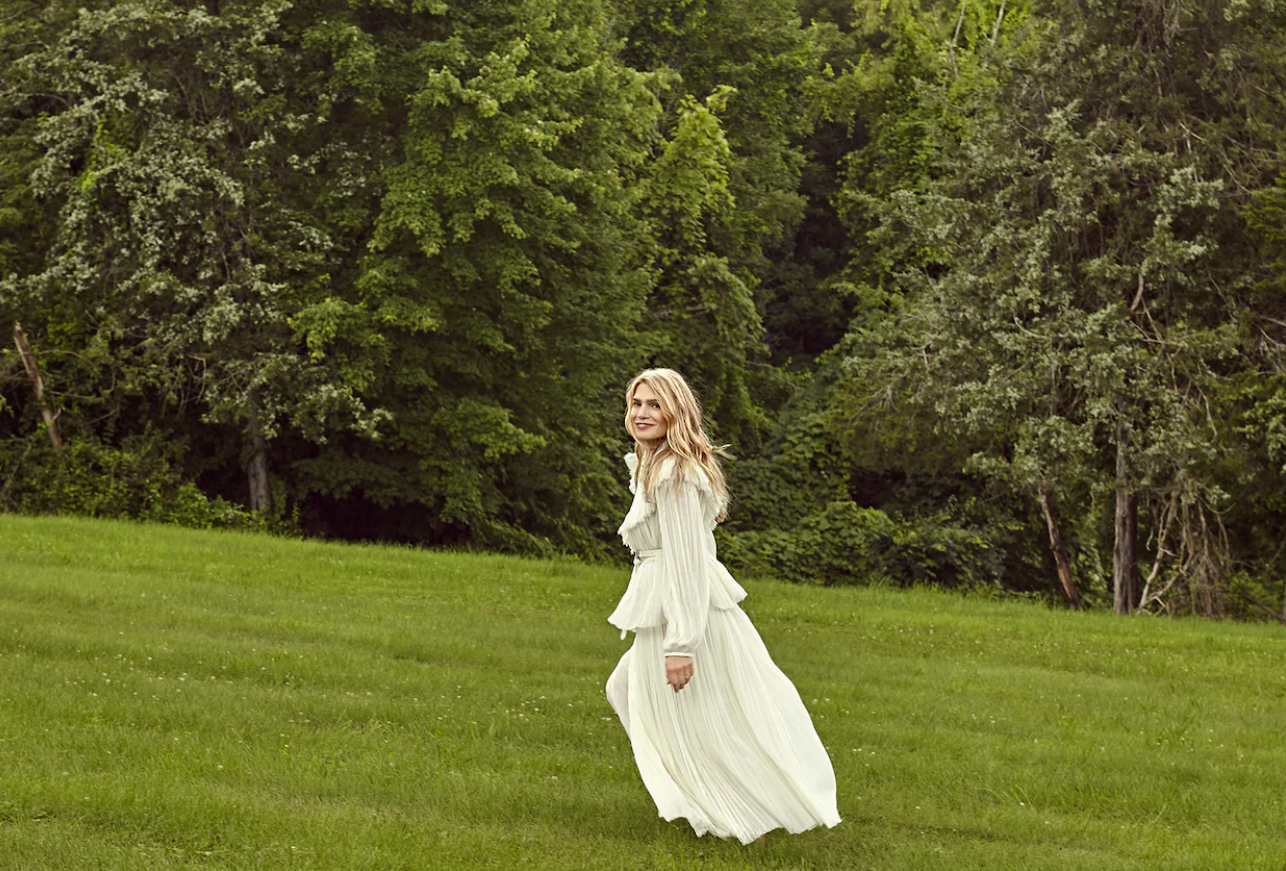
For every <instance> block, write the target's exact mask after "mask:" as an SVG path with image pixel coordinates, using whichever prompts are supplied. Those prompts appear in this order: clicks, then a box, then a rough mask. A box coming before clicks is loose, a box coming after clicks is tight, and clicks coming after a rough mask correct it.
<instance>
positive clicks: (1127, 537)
mask: <svg viewBox="0 0 1286 871" xmlns="http://www.w3.org/2000/svg"><path fill="white" fill-rule="evenodd" d="M1127 450H1128V447H1127V445H1126V437H1125V434H1124V433H1123V432H1122V433H1119V434H1118V436H1117V440H1116V522H1115V533H1116V546H1115V547H1114V548H1113V550H1112V591H1113V594H1114V602H1113V606H1112V611H1113V613H1116V614H1129V613H1130V612H1131V611H1133V610H1134V607H1135V606H1136V605H1137V604H1138V590H1136V589H1135V587H1136V584H1135V578H1136V577H1137V576H1138V548H1137V541H1138V527H1139V496H1138V493H1136V492H1134V490H1133V489H1131V487H1130V477H1129V466H1128V464H1127V463H1126V459H1125V458H1126V452H1127Z"/></svg>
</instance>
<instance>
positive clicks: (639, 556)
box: [634, 547, 663, 568]
mask: <svg viewBox="0 0 1286 871" xmlns="http://www.w3.org/2000/svg"><path fill="white" fill-rule="evenodd" d="M662 552H663V551H662V549H661V548H659V547H653V548H648V549H647V550H636V551H634V566H635V568H637V567H639V566H641V565H643V562H644V560H650V559H656V558H657V557H659V556H660V555H661V554H662Z"/></svg>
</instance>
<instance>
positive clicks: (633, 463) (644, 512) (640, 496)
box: [616, 451, 656, 539]
mask: <svg viewBox="0 0 1286 871" xmlns="http://www.w3.org/2000/svg"><path fill="white" fill-rule="evenodd" d="M625 465H626V467H627V468H628V469H629V470H630V492H631V493H633V494H634V501H633V502H632V503H630V510H629V513H628V514H626V515H625V519H624V520H623V521H621V528H620V529H618V530H616V534H617V535H619V536H620V537H621V538H622V539H623V538H625V535H626V533H628V532H629V531H630V530H631V529H633V528H634V527H636V526H638V525H639V524H640V523H642V522H643V521H645V520H647V519H648V518H649V517H651V516H652V515H653V514H655V513H656V503H655V502H649V501H648V500H647V495H646V494H645V493H644V492H643V485H642V484H641V483H640V482H638V481H636V480H635V475H636V473H637V472H638V467H639V458H638V455H637V454H635V453H634V452H632V451H631V452H630V453H628V454H626V455H625Z"/></svg>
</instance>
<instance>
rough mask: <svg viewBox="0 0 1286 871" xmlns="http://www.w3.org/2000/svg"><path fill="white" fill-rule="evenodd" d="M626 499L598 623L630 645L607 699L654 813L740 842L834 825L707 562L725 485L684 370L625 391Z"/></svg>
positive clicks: (794, 699) (750, 636) (757, 643)
mask: <svg viewBox="0 0 1286 871" xmlns="http://www.w3.org/2000/svg"><path fill="white" fill-rule="evenodd" d="M625 397H626V411H625V425H626V429H627V430H628V431H629V433H630V435H632V436H633V437H634V443H635V449H636V451H635V453H633V454H629V455H627V456H626V457H625V462H626V465H628V466H629V469H630V489H631V491H632V492H633V493H634V503H633V505H632V506H631V508H630V511H629V514H627V515H626V517H625V522H624V523H622V524H621V528H620V536H621V538H622V540H624V542H625V544H626V545H627V546H628V547H629V548H630V549H631V550H632V551H633V552H634V572H633V574H632V575H631V576H630V584H629V588H628V589H627V590H626V592H625V595H624V597H622V599H621V602H620V604H619V605H618V606H617V608H616V610H615V612H613V614H612V616H611V617H609V618H608V619H609V620H610V621H611V623H612V624H613V625H615V626H616V627H618V628H619V629H620V630H621V637H622V638H624V637H625V633H626V631H628V630H632V631H633V632H634V633H635V634H634V644H633V646H632V647H630V649H629V650H628V651H626V653H625V655H624V656H622V657H621V661H620V664H619V665H617V666H616V670H615V671H613V672H612V676H611V678H609V679H608V682H607V698H608V700H609V701H610V702H611V704H612V707H613V708H614V709H615V711H616V714H617V716H619V717H620V718H621V723H623V724H624V726H625V731H626V733H627V734H628V735H629V738H630V743H631V744H632V745H633V748H634V758H635V760H636V761H637V763H638V767H639V773H640V774H641V775H642V777H643V783H644V784H645V785H646V786H647V789H648V792H650V793H651V794H652V798H653V800H654V801H655V802H656V807H657V810H658V812H659V813H660V815H661V816H662V817H664V818H665V819H667V820H673V819H677V818H678V817H684V818H686V819H687V820H688V822H689V823H691V824H692V828H693V829H694V830H695V831H696V833H697V834H698V835H704V834H705V833H706V832H710V833H711V834H714V835H717V836H719V837H724V838H727V837H734V838H737V839H738V840H739V841H741V842H742V843H743V844H748V843H750V842H751V841H753V840H755V839H757V838H759V837H760V836H762V835H763V834H764V833H765V832H768V831H771V830H772V829H776V828H784V829H786V830H787V831H790V832H802V831H804V830H805V829H811V828H813V827H814V826H817V825H827V826H833V825H835V824H836V823H838V822H839V821H840V818H839V813H838V812H837V811H836V807H835V773H834V771H833V770H832V768H831V762H830V758H829V757H828V756H827V755H826V749H825V748H824V747H822V743H821V741H820V740H819V739H818V737H817V732H816V731H815V730H814V729H813V724H812V721H811V720H810V719H809V716H808V711H807V710H805V709H804V705H803V702H801V701H800V698H799V693H798V692H796V690H795V687H794V685H793V684H791V682H790V680H789V679H788V678H787V677H786V676H785V675H784V674H782V673H781V671H780V670H779V669H778V668H777V666H776V665H774V664H773V661H772V659H771V658H770V657H769V655H768V651H767V650H766V649H765V648H764V644H763V641H761V640H760V638H759V633H758V632H756V631H755V627H754V626H752V625H751V623H750V620H749V618H747V617H746V615H745V613H743V612H742V610H741V609H740V608H739V607H738V606H737V603H738V602H740V601H741V600H742V599H744V598H745V596H746V591H745V590H743V589H742V588H741V586H740V585H738V584H737V582H736V581H734V580H733V579H732V576H731V575H729V574H728V571H727V569H725V568H724V567H723V565H722V564H721V563H720V562H719V561H718V559H716V557H715V543H714V527H715V525H716V523H717V522H718V521H719V520H722V519H723V514H724V509H725V508H726V506H727V502H728V494H727V487H726V485H725V483H724V478H723V473H722V472H721V471H720V469H719V462H718V458H717V456H716V454H717V453H719V449H717V448H715V447H714V446H713V445H712V444H711V443H710V439H709V438H708V437H707V436H706V434H705V431H704V430H703V429H702V426H701V409H700V406H699V405H698V404H697V401H696V398H695V397H694V396H693V395H692V390H691V389H690V388H689V387H688V385H687V382H686V381H684V380H683V376H681V375H679V373H677V372H675V371H673V370H670V369H649V370H647V371H646V372H643V373H642V374H640V375H639V376H638V377H636V378H635V379H634V380H633V381H631V382H630V386H629V388H628V389H627V390H626V392H625Z"/></svg>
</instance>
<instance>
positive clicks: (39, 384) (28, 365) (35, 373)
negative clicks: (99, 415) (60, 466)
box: [13, 321, 63, 448]
mask: <svg viewBox="0 0 1286 871" xmlns="http://www.w3.org/2000/svg"><path fill="white" fill-rule="evenodd" d="M13 343H14V344H15V345H17V346H18V356H19V357H21V358H22V366H23V368H24V369H26V370H27V377H28V378H29V379H31V389H32V392H34V393H35V394H36V405H37V406H38V407H39V408H40V416H41V417H43V418H44V420H45V431H46V432H48V433H49V442H50V444H52V445H53V446H54V447H55V448H61V447H62V446H63V440H62V437H61V436H59V435H58V415H56V414H54V413H53V411H51V410H50V408H49V406H48V405H46V404H45V380H44V379H43V378H41V377H40V367H39V366H37V365H36V355H35V353H33V352H32V350H31V343H30V342H28V341H27V334H26V333H24V332H23V331H22V324H20V323H18V322H16V321H15V322H14V325H13Z"/></svg>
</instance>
